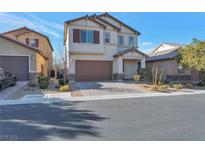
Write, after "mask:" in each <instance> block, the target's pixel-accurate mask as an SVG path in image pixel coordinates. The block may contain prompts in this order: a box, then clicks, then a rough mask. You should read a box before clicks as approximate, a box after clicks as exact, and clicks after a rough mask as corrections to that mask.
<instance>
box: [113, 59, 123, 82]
mask: <svg viewBox="0 0 205 154" xmlns="http://www.w3.org/2000/svg"><path fill="white" fill-rule="evenodd" d="M115 67H116V68H115V70H116V71H115V73H114V80H123V76H124V74H123V58H122V57H121V56H120V57H118V58H117V59H116V60H115Z"/></svg>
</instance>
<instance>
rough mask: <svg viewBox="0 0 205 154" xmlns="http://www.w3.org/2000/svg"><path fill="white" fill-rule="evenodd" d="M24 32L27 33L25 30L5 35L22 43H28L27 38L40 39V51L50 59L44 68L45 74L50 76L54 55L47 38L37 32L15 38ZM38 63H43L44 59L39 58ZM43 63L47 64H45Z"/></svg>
mask: <svg viewBox="0 0 205 154" xmlns="http://www.w3.org/2000/svg"><path fill="white" fill-rule="evenodd" d="M24 31H25V30H24V29H21V30H18V31H13V32H9V33H6V34H5V35H6V36H8V37H11V38H13V39H16V40H18V41H20V42H22V43H26V38H34V39H39V49H40V50H41V51H42V52H43V53H44V54H45V55H46V56H47V57H48V61H47V64H46V65H45V66H44V67H45V69H46V70H45V72H47V73H46V74H48V72H50V70H51V69H52V68H53V53H52V49H51V47H50V45H49V43H48V40H47V39H46V38H45V37H43V36H41V35H39V34H37V33H35V32H27V33H24V34H21V35H19V36H18V37H15V35H16V34H17V33H20V32H24ZM38 57H39V56H38ZM40 57H41V56H40ZM37 61H41V62H42V61H43V60H42V58H37ZM41 62H40V63H41ZM43 63H45V62H43Z"/></svg>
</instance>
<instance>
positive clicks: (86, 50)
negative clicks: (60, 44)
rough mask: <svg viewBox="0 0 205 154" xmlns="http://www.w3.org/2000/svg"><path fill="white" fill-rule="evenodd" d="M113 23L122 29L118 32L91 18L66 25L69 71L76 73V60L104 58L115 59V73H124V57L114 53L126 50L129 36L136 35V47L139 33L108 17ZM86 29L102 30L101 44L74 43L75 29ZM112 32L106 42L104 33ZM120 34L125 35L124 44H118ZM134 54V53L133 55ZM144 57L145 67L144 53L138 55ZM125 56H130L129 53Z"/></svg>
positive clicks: (143, 64)
mask: <svg viewBox="0 0 205 154" xmlns="http://www.w3.org/2000/svg"><path fill="white" fill-rule="evenodd" d="M106 20H107V21H109V22H111V23H112V24H113V25H115V26H117V27H120V28H121V31H120V32H117V31H116V30H115V29H114V28H112V27H110V26H108V25H107V27H108V28H107V29H103V27H101V26H99V25H98V24H96V23H95V22H93V21H91V20H86V19H83V20H79V21H76V22H73V23H72V24H69V25H67V26H65V28H67V32H68V33H67V36H66V37H67V39H66V44H65V47H66V49H67V50H68V53H69V54H68V57H69V73H70V74H75V61H76V60H103V61H113V74H115V73H118V74H120V73H123V72H122V66H123V63H122V59H114V58H113V55H115V54H117V53H118V52H119V51H122V50H125V49H127V48H130V47H129V43H128V40H129V36H134V47H135V48H137V47H138V40H137V38H138V35H137V34H136V33H135V32H133V31H131V30H130V29H128V28H127V27H125V26H123V25H121V24H119V23H117V22H115V21H113V20H109V19H106ZM74 28H78V29H85V30H97V31H99V32H100V44H86V43H73V29H74ZM105 32H109V33H110V39H111V40H110V43H109V44H107V43H105V42H104V33H105ZM118 35H123V36H124V46H119V45H118ZM131 56H132V55H131ZM138 56H139V58H142V59H143V60H142V66H143V68H144V67H145V58H144V57H142V55H138ZM125 58H130V56H129V54H128V55H127V57H125Z"/></svg>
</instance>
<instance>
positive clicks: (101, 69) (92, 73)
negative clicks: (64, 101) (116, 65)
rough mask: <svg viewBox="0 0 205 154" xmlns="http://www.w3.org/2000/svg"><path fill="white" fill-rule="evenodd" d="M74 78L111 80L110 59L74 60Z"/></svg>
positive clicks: (80, 79) (81, 79) (78, 79)
mask: <svg viewBox="0 0 205 154" xmlns="http://www.w3.org/2000/svg"><path fill="white" fill-rule="evenodd" d="M76 80H77V81H93V80H112V61H84V60H78V61H76Z"/></svg>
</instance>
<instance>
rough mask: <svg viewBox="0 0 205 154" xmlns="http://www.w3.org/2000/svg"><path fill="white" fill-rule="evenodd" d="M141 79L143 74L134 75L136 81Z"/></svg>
mask: <svg viewBox="0 0 205 154" xmlns="http://www.w3.org/2000/svg"><path fill="white" fill-rule="evenodd" d="M140 79H141V75H134V76H133V80H134V81H139V80H140Z"/></svg>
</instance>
